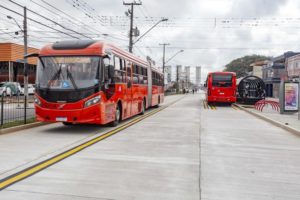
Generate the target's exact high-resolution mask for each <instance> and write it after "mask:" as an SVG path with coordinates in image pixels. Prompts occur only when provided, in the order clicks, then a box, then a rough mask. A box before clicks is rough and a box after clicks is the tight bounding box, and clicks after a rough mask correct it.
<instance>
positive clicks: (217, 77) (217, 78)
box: [212, 74, 232, 87]
mask: <svg viewBox="0 0 300 200" xmlns="http://www.w3.org/2000/svg"><path fill="white" fill-rule="evenodd" d="M212 85H213V86H215V87H231V86H232V75H231V74H213V75H212Z"/></svg>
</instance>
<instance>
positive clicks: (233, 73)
mask: <svg viewBox="0 0 300 200" xmlns="http://www.w3.org/2000/svg"><path fill="white" fill-rule="evenodd" d="M211 74H232V75H234V76H235V75H236V74H235V72H209V73H208V75H211Z"/></svg>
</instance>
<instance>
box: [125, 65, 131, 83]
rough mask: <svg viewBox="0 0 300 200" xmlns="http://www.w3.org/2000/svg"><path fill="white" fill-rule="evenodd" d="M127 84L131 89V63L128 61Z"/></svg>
mask: <svg viewBox="0 0 300 200" xmlns="http://www.w3.org/2000/svg"><path fill="white" fill-rule="evenodd" d="M126 82H127V84H128V87H131V63H130V62H128V61H126Z"/></svg>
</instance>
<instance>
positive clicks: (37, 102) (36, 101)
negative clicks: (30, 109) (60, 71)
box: [34, 97, 42, 106]
mask: <svg viewBox="0 0 300 200" xmlns="http://www.w3.org/2000/svg"><path fill="white" fill-rule="evenodd" d="M34 103H36V104H37V105H39V106H41V105H42V103H41V101H40V100H39V99H38V98H37V97H34Z"/></svg>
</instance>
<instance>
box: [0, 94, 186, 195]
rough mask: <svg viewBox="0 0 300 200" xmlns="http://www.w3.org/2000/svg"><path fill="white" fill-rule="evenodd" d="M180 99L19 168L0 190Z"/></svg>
mask: <svg viewBox="0 0 300 200" xmlns="http://www.w3.org/2000/svg"><path fill="white" fill-rule="evenodd" d="M183 98H184V97H183ZM181 99H182V98H180V99H178V100H176V101H174V102H172V103H170V104H169V105H166V106H163V107H161V108H159V109H156V110H154V111H151V112H150V113H147V114H145V115H143V116H141V117H138V118H136V119H133V120H132V121H130V122H128V123H126V124H124V125H122V126H120V127H118V128H116V129H113V130H111V131H109V132H107V133H105V134H103V135H100V136H98V137H96V138H94V139H91V140H89V141H87V142H84V143H82V144H80V145H78V146H76V147H74V148H72V149H69V150H67V151H65V152H63V153H61V154H58V155H55V156H53V157H52V158H49V159H47V160H44V161H41V162H40V163H38V164H36V165H33V166H31V167H28V168H26V169H24V170H21V171H20V172H17V173H15V174H13V175H11V176H9V177H6V178H4V179H2V180H0V191H1V190H3V189H4V188H6V187H8V186H10V185H12V184H14V183H16V182H18V181H21V180H23V179H25V178H27V177H29V176H31V175H34V174H35V173H38V172H40V171H42V170H44V169H46V168H47V167H49V166H51V165H53V164H55V163H57V162H59V161H61V160H63V159H65V158H67V157H70V156H72V155H74V154H76V153H78V152H79V151H82V150H83V149H85V148H87V147H89V146H91V145H94V144H95V143H97V142H99V141H101V140H104V139H106V138H108V137H110V136H112V135H114V134H116V133H118V132H120V131H122V130H124V129H126V128H128V127H130V126H132V125H134V124H136V123H138V122H139V121H141V120H143V119H145V118H147V117H150V116H151V115H154V114H155V113H158V112H159V111H161V110H163V109H165V108H167V107H169V106H171V105H173V104H174V103H176V102H178V101H180V100H181Z"/></svg>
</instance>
